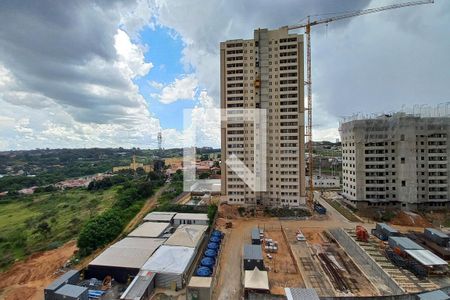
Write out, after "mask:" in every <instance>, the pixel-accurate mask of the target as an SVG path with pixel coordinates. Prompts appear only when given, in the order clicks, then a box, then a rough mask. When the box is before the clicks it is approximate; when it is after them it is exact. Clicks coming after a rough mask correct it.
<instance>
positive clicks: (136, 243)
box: [111, 237, 165, 251]
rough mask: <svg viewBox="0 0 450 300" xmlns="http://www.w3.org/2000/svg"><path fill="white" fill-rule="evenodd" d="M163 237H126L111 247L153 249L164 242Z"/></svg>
mask: <svg viewBox="0 0 450 300" xmlns="http://www.w3.org/2000/svg"><path fill="white" fill-rule="evenodd" d="M164 241H165V239H158V238H140V237H126V238H124V239H122V240H120V241H118V242H117V243H115V244H114V245H112V246H111V247H115V248H138V249H144V250H147V249H153V251H155V250H156V249H157V248H158V247H159V246H161V245H162V244H163V243H164Z"/></svg>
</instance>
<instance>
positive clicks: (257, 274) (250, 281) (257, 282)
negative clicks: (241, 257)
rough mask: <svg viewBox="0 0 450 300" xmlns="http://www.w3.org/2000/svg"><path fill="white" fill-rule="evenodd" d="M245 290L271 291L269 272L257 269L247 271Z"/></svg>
mask: <svg viewBox="0 0 450 300" xmlns="http://www.w3.org/2000/svg"><path fill="white" fill-rule="evenodd" d="M244 289H246V290H258V291H269V290H270V289H269V277H268V275H267V271H260V270H259V269H258V268H256V267H255V268H254V269H253V270H246V271H245V274H244Z"/></svg>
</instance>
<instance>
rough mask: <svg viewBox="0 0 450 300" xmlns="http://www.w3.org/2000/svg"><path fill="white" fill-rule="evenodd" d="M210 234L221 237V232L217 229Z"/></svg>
mask: <svg viewBox="0 0 450 300" xmlns="http://www.w3.org/2000/svg"><path fill="white" fill-rule="evenodd" d="M211 235H212V236H217V237H218V238H222V232H220V231H219V230H214V231H213V233H212V234H211Z"/></svg>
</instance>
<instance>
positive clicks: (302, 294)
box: [284, 288, 320, 300]
mask: <svg viewBox="0 0 450 300" xmlns="http://www.w3.org/2000/svg"><path fill="white" fill-rule="evenodd" d="M284 291H285V293H286V298H287V300H319V299H320V298H319V295H317V292H316V290H315V289H303V288H284Z"/></svg>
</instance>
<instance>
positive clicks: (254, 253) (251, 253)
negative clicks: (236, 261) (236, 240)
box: [244, 244, 263, 260]
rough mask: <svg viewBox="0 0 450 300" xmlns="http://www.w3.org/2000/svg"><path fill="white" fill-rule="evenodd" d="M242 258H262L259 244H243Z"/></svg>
mask: <svg viewBox="0 0 450 300" xmlns="http://www.w3.org/2000/svg"><path fill="white" fill-rule="evenodd" d="M244 259H257V260H261V259H263V254H262V249H261V246H260V245H248V244H247V245H244Z"/></svg>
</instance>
